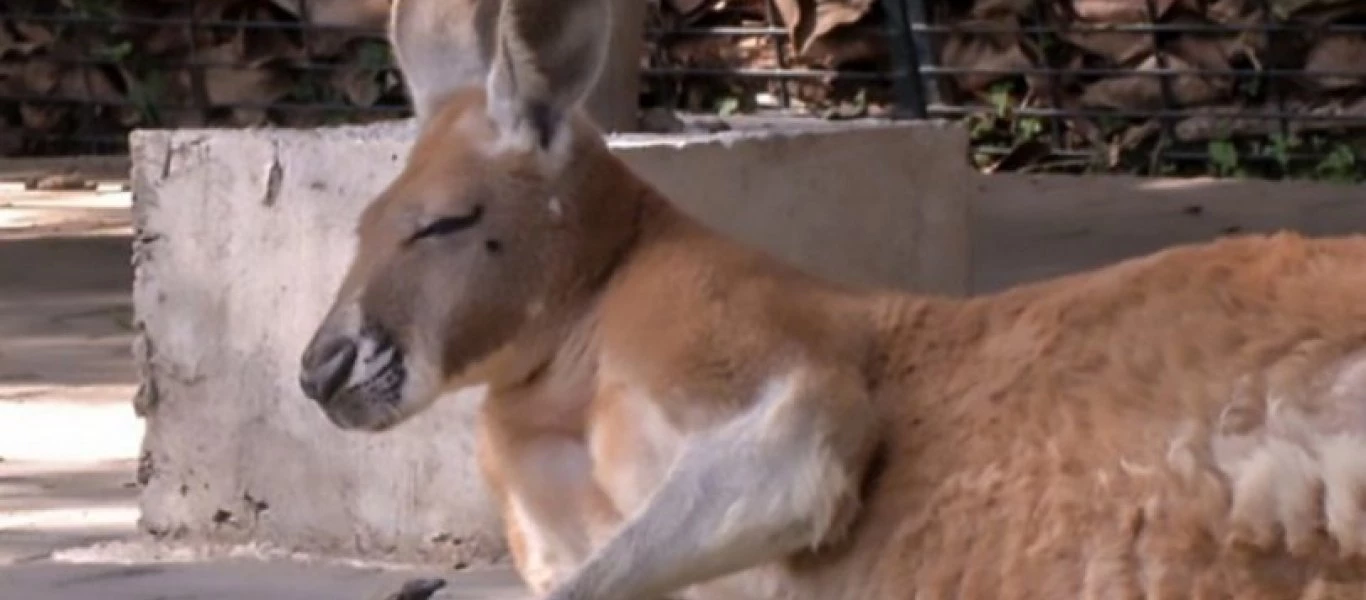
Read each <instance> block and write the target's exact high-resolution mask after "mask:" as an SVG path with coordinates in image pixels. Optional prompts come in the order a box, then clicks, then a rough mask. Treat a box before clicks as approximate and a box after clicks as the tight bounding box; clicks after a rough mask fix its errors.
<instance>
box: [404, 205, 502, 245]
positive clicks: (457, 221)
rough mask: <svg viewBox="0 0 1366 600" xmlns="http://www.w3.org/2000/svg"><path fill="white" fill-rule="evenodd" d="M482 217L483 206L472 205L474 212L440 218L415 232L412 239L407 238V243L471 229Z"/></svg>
mask: <svg viewBox="0 0 1366 600" xmlns="http://www.w3.org/2000/svg"><path fill="white" fill-rule="evenodd" d="M483 217H484V205H482V204H476V205H474V210H473V211H471V212H470V214H468V215H458V216H454V217H441V218H440V219H437V220H435V221H432V222H431V223H428V224H427V225H425V226H424V227H423V228H422V229H419V230H417V233H414V234H413V235H412V237H410V238H408V243H410V244H411V243H413V242H416V241H418V240H420V239H422V238H425V237H431V236H434V235H448V234H452V233H455V232H457V231H461V230H463V229H469V228H470V227H473V226H474V225H475V224H476V223H478V222H479V220H480V219H482V218H483Z"/></svg>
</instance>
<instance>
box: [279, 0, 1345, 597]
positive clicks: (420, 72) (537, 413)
mask: <svg viewBox="0 0 1366 600" xmlns="http://www.w3.org/2000/svg"><path fill="white" fill-rule="evenodd" d="M394 11H395V13H394V19H393V21H392V32H391V35H392V38H393V40H394V44H395V47H396V49H397V50H398V56H399V62H400V66H401V68H402V69H403V71H404V73H405V75H406V76H407V77H408V81H409V86H410V90H411V92H412V96H413V98H414V103H415V108H416V111H417V115H418V119H419V121H420V123H421V130H420V131H421V132H420V135H419V137H418V139H417V141H416V143H415V145H414V147H413V149H412V151H411V153H410V155H409V157H408V159H407V163H406V165H405V167H404V169H403V172H402V173H401V174H400V175H399V176H398V177H397V178H396V179H395V180H394V181H393V182H392V183H391V184H390V185H389V186H388V188H387V189H386V190H385V191H384V192H383V194H381V195H380V196H379V197H378V198H376V199H375V200H374V201H373V202H372V203H371V205H370V206H369V207H367V209H366V210H365V212H364V214H363V215H362V217H361V219H360V220H359V223H358V228H357V234H358V236H359V247H358V250H357V253H356V256H355V258H354V260H353V262H352V264H351V267H350V270H349V271H348V273H347V276H346V278H345V280H344V281H343V282H342V284H341V286H340V287H339V289H338V291H337V295H336V298H335V299H334V301H333V306H332V308H331V310H330V311H329V313H328V315H327V317H326V318H325V319H324V320H323V322H322V323H321V324H320V325H319V327H318V331H317V333H316V334H315V337H314V339H313V340H312V342H311V343H310V344H309V348H308V350H307V351H306V352H305V354H304V356H303V357H302V364H301V367H302V368H301V375H300V380H301V386H302V389H303V391H304V393H305V394H306V395H307V396H309V397H310V398H312V399H313V400H315V401H316V402H318V404H319V406H320V408H321V409H322V413H323V414H324V415H326V417H327V418H328V419H330V420H331V421H332V422H333V423H335V424H336V425H337V426H339V427H344V428H348V429H359V430H369V431H381V430H387V429H390V428H393V427H395V426H397V425H399V424H400V423H402V422H404V421H405V420H406V419H408V418H410V417H411V416H412V415H415V414H417V413H419V412H421V411H423V410H424V409H425V408H427V407H428V406H429V405H430V404H431V403H432V402H433V401H434V400H435V398H437V397H438V396H439V395H441V393H442V392H444V391H446V390H449V389H452V388H458V387H462V386H468V385H487V386H488V390H489V393H488V396H487V398H486V399H485V401H484V404H483V407H482V411H481V414H480V417H479V419H480V421H479V431H480V448H479V461H480V464H481V466H482V469H483V474H484V476H485V478H486V479H487V480H488V482H489V484H490V487H491V489H492V490H493V491H494V495H495V500H496V501H497V503H498V506H499V507H500V509H501V512H502V515H503V517H504V520H505V523H506V526H507V534H508V540H509V542H510V546H511V549H512V552H513V557H514V562H515V564H516V567H517V569H518V571H519V573H520V574H521V576H522V578H523V579H524V581H526V583H527V584H528V586H529V587H530V588H531V590H532V591H534V592H535V593H536V594H537V595H538V596H539V597H544V598H550V599H555V600H590V599H591V600H651V599H660V600H662V599H675V600H682V599H692V600H778V599H782V600H806V599H810V600H841V599H848V600H855V599H858V600H901V599H912V598H914V599H933V598H1004V599H1019V600H1056V599H1059V598H1149V599H1160V598H1198V599H1205V598H1237V599H1250V598H1337V597H1344V598H1345V597H1361V596H1362V595H1366V585H1363V583H1362V581H1363V577H1364V576H1366V571H1363V567H1364V566H1366V560H1364V559H1363V555H1366V238H1361V237H1343V238H1336V239H1320V240H1310V239H1304V238H1302V237H1299V236H1295V235H1290V234H1282V235H1275V236H1243V237H1237V238H1229V239H1224V240H1220V241H1216V242H1210V243H1206V244H1199V245H1190V246H1183V247H1179V248H1173V249H1169V250H1166V251H1162V252H1158V253H1155V254H1152V255H1150V256H1147V257H1143V258H1137V259H1133V260H1129V261H1125V262H1123V263H1120V264H1117V265H1113V266H1110V267H1107V268H1103V269H1098V270H1093V271H1090V272H1087V273H1082V274H1078V275H1074V276H1070V277H1062V278H1057V279H1054V280H1051V281H1047V282H1043V283H1038V284H1034V285H1028V286H1022V287H1019V288H1016V289H1014V290H1010V291H1006V292H1002V293H999V294H995V295H991V296H986V297H981V298H972V299H957V298H942V297H925V296H919V295H913V294H906V293H901V292H895V291H890V290H874V289H855V288H851V287H845V286H838V285H834V284H831V283H827V282H823V281H821V280H819V279H817V278H815V277H812V276H810V275H807V274H804V273H802V272H801V271H799V270H796V269H794V268H791V267H789V266H786V265H784V264H782V263H780V262H779V261H777V260H775V259H773V258H771V257H768V256H766V255H764V254H762V253H760V252H758V251H755V250H752V249H749V248H747V247H745V246H743V245H741V244H738V243H736V242H733V241H730V240H727V239H725V238H723V237H722V236H719V235H717V234H716V233H714V232H713V231H711V230H710V229H708V228H707V227H704V226H702V225H701V224H699V223H697V222H695V221H693V220H692V219H690V218H688V217H686V216H685V215H684V214H683V213H682V212H681V211H679V210H677V209H676V208H674V207H673V206H672V205H671V204H670V202H669V201H668V199H667V198H664V197H663V196H661V195H660V194H659V193H658V192H657V191H656V190H654V189H653V188H651V187H650V186H649V185H648V184H646V183H645V182H644V181H642V180H641V179H640V178H639V177H637V176H635V175H634V174H633V173H632V172H631V171H630V170H629V169H628V168H627V167H626V166H625V165H624V164H623V163H622V162H621V161H620V160H618V159H617V158H616V157H615V156H614V155H613V154H612V153H611V152H610V151H609V150H608V149H607V148H606V146H605V144H604V142H603V141H602V139H601V136H600V135H599V134H598V132H597V130H596V129H595V128H594V127H593V126H592V125H591V124H590V123H588V122H587V120H586V119H585V118H584V117H582V116H581V110H580V108H579V104H580V103H581V101H582V98H583V96H584V95H585V94H586V92H587V89H588V88H589V87H590V84H591V83H592V82H593V81H594V80H595V77H596V73H597V70H598V69H599V68H600V65H601V64H602V62H603V60H604V57H605V51H606V50H605V44H606V41H605V36H603V35H602V34H601V32H602V31H606V30H607V29H606V27H607V22H608V14H607V8H606V4H605V3H603V1H602V0H502V1H501V2H499V1H495V0H444V1H438V0H400V1H399V2H396V3H395V8H394Z"/></svg>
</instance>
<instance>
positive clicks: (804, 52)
mask: <svg viewBox="0 0 1366 600" xmlns="http://www.w3.org/2000/svg"><path fill="white" fill-rule="evenodd" d="M660 2H661V5H660V8H659V12H660V16H659V19H660V20H661V22H662V23H664V24H665V25H674V26H677V25H683V26H716V25H725V26H732V27H735V26H748V27H762V26H763V25H764V24H765V18H766V16H767V15H766V13H765V8H766V2H765V0H660ZM882 4H883V3H882V2H878V1H875V0H774V5H775V6H776V7H777V13H778V16H779V17H780V20H781V22H782V23H783V24H784V25H782V26H783V27H784V28H785V29H786V31H787V32H788V34H789V36H790V40H791V41H790V42H789V43H788V44H785V47H784V48H783V49H784V50H786V51H787V52H788V55H787V56H786V57H784V58H785V59H786V62H787V63H788V64H789V65H791V66H794V67H795V68H802V69H813V70H825V69H845V70H847V69H851V68H852V69H882V70H886V69H888V68H889V66H890V62H891V56H890V53H889V50H890V47H889V45H888V43H887V38H886V37H885V34H883V33H882V32H883V31H884V26H885V21H884V19H885V16H884V15H883V14H882V11H881V8H882ZM1151 4H1152V5H1153V7H1154V9H1155V11H1156V13H1157V14H1156V15H1150V14H1149V13H1148V11H1149V8H1148V7H1149V2H1148V1H1146V0H1062V1H1057V2H1054V1H1042V0H971V1H958V0H925V5H926V8H927V11H928V12H929V14H930V20H931V22H933V23H935V24H936V25H944V26H948V28H949V31H947V32H945V33H942V34H937V35H934V36H932V37H931V44H932V46H933V50H934V54H935V58H936V59H937V62H938V64H939V65H941V66H943V67H948V68H949V69H950V70H951V72H952V74H950V75H944V76H942V77H939V78H938V81H937V82H936V85H935V88H936V89H935V91H936V92H937V93H938V100H939V102H941V103H944V104H948V105H958V106H961V105H968V104H975V105H985V106H995V107H1008V108H1006V109H1005V110H1006V111H1009V110H1010V109H1014V108H1019V107H1027V108H1032V109H1066V110H1080V111H1082V112H1087V113H1091V114H1095V113H1099V112H1106V111H1110V112H1114V113H1124V114H1127V115H1129V116H1130V117H1133V118H1125V119H1098V118H1096V119H1075V120H1069V121H1068V122H1067V123H1066V124H1065V125H1064V126H1063V127H1062V129H1061V130H1060V133H1061V136H1060V137H1063V138H1065V139H1053V140H1051V142H1052V143H1053V144H1055V145H1058V146H1063V147H1070V148H1089V149H1095V148H1097V147H1098V146H1099V147H1104V146H1111V147H1112V148H1110V150H1111V151H1112V152H1113V151H1116V150H1120V149H1123V148H1125V147H1136V146H1139V145H1141V144H1143V143H1145V141H1151V139H1152V138H1153V137H1154V136H1155V135H1156V133H1157V132H1158V131H1159V130H1160V129H1161V127H1159V121H1158V120H1157V119H1155V118H1151V117H1147V118H1145V117H1144V113H1148V114H1151V113H1154V112H1157V111H1171V110H1176V111H1180V112H1181V113H1182V114H1183V118H1180V119H1177V120H1176V121H1175V122H1174V123H1173V124H1172V129H1171V131H1172V134H1173V136H1174V137H1175V138H1176V141H1177V142H1204V141H1208V140H1211V139H1225V138H1231V137H1237V136H1240V135H1254V136H1255V135H1261V136H1266V135H1269V134H1274V133H1277V132H1279V127H1280V123H1279V122H1278V121H1277V120H1275V119H1261V118H1238V119H1235V118H1230V116H1229V113H1234V112H1237V113H1242V114H1244V115H1246V114H1248V113H1253V114H1263V115H1266V114H1273V115H1274V114H1282V113H1291V114H1294V115H1297V116H1301V117H1311V116H1320V117H1322V116H1324V115H1338V116H1354V117H1358V118H1356V119H1355V120H1353V121H1343V120H1335V119H1325V118H1319V119H1313V118H1300V119H1296V120H1295V121H1293V122H1292V123H1291V129H1292V132H1294V133H1300V134H1303V133H1307V132H1312V131H1327V130H1342V129H1344V128H1352V127H1355V128H1358V129H1362V130H1366V33H1362V32H1361V31H1360V30H1358V31H1355V32H1352V33H1332V32H1328V31H1327V30H1325V29H1324V28H1325V27H1327V26H1338V25H1358V26H1360V25H1362V24H1366V2H1361V1H1359V0H1152V2H1151ZM1154 17H1155V18H1154ZM1154 21H1155V22H1157V23H1160V24H1162V27H1165V28H1168V31H1166V32H1164V33H1162V34H1161V35H1160V36H1155V35H1153V34H1152V33H1150V32H1144V31H1139V32H1135V31H1115V30H1114V28H1115V26H1120V27H1121V28H1122V27H1123V26H1130V25H1141V24H1145V23H1152V22H1154ZM1272 22H1277V23H1288V24H1291V25H1294V26H1295V28H1283V29H1282V31H1281V32H1279V33H1275V34H1271V33H1268V32H1267V31H1265V30H1259V29H1258V26H1261V25H1264V24H1267V23H1272ZM1183 26H1185V27H1187V29H1198V31H1176V29H1179V28H1181V27H1183ZM1219 26H1224V27H1229V28H1233V29H1239V28H1241V29H1240V30H1237V31H1232V32H1229V31H1219V30H1218V28H1219ZM1107 27H1108V28H1110V30H1109V31H1098V30H1100V29H1104V28H1107ZM1041 30H1050V31H1041ZM1069 30H1070V31H1069ZM1159 44H1160V45H1159ZM1159 50H1160V51H1159ZM654 52H655V53H656V55H657V56H659V57H662V58H663V60H662V61H659V62H667V63H669V64H671V65H673V66H685V67H693V68H697V67H702V68H718V67H726V66H730V67H741V68H751V69H769V68H775V67H777V66H778V65H779V58H780V57H779V55H778V48H777V46H776V45H775V44H773V43H772V42H771V41H770V40H766V39H764V38H763V37H761V36H749V37H742V38H739V39H736V38H716V37H698V36H689V37H685V36H675V37H669V38H665V39H664V40H662V41H661V42H660V43H659V44H658V45H657V47H656V48H655V49H654ZM1162 67H1165V68H1166V69H1168V70H1171V71H1187V73H1184V74H1179V75H1176V74H1172V75H1170V76H1169V77H1168V78H1167V81H1168V83H1167V90H1166V91H1165V93H1164V90H1163V84H1162V82H1161V79H1160V78H1159V77H1157V76H1155V75H1154V74H1153V73H1152V71H1154V70H1155V69H1159V68H1162ZM1050 68H1051V69H1054V70H1055V71H1054V72H1048V71H1047V69H1050ZM954 69H957V70H958V71H953V70H954ZM966 69H976V70H983V71H990V72H976V73H965V72H963V71H961V70H966ZM1030 70H1032V72H1029V71H1030ZM1041 70H1042V71H1041ZM1234 70H1246V71H1247V72H1249V73H1252V74H1251V75H1248V74H1239V75H1237V76H1234V75H1233V74H1232V72H1233V71H1234ZM1021 71H1025V72H1023V73H1022V72H1021ZM1106 71H1111V72H1106ZM1189 71H1201V73H1194V74H1192V73H1189ZM1206 73H1209V74H1206ZM1273 75H1274V76H1273ZM801 81H802V82H803V83H802V84H801V85H789V86H788V88H787V91H788V93H789V94H791V95H792V96H794V97H795V98H796V101H797V103H798V104H804V105H806V106H808V107H817V108H819V107H824V106H828V105H830V104H832V103H841V102H845V103H847V102H848V99H849V98H850V97H853V96H854V95H855V94H857V98H859V99H860V100H865V101H868V102H869V103H871V104H872V106H870V107H867V108H869V109H871V110H876V109H877V108H878V106H877V104H878V103H881V102H886V101H888V100H889V97H890V94H888V89H887V86H886V85H877V86H874V87H873V89H872V90H871V91H869V90H864V91H862V92H851V90H854V89H855V88H858V89H862V88H863V87H865V86H857V85H856V86H850V85H849V84H841V83H840V82H839V80H838V78H831V77H826V78H824V79H821V78H815V79H812V78H805V79H802V80H801ZM831 81H833V82H834V83H835V85H833V86H831V85H823V84H824V83H828V82H831ZM747 85H748V88H746V87H745V86H744V85H741V84H735V85H732V86H730V87H729V88H728V89H727V90H723V91H721V93H727V92H728V93H745V92H746V91H747V92H750V93H752V92H754V91H759V92H764V93H767V94H768V95H770V96H772V95H773V94H774V92H775V90H777V89H778V88H779V87H780V86H781V85H782V84H780V83H776V82H773V81H767V82H762V83H755V82H754V81H753V80H751V81H750V82H749V83H748V84H747ZM842 85H843V87H841V86H842ZM755 88H758V89H757V90H756V89H755ZM707 91H708V92H710V93H717V92H718V90H716V89H714V88H713V89H708V90H707ZM763 95H764V94H762V93H761V94H759V96H760V97H763ZM1282 103H1283V104H1282ZM678 104H681V105H683V106H685V107H688V108H705V107H706V101H705V99H704V98H699V97H698V94H696V93H693V94H692V95H686V96H684V97H683V98H682V99H681V100H680V101H679V102H678ZM1281 106H1284V107H1285V110H1284V111H1281V110H1280V107H1281ZM1017 112H1018V111H1017ZM1117 124H1118V125H1117ZM1040 129H1042V128H1041V127H1039V126H1037V125H1036V126H1035V127H1034V128H1033V130H1031V131H1032V132H1033V133H1038V131H1039V130H1040ZM1018 133H1019V132H1015V135H1016V136H1017V137H1018ZM1026 133H1029V132H1026ZM1004 141H1006V142H1007V143H1008V142H1009V140H1004ZM1114 147H1118V148H1114Z"/></svg>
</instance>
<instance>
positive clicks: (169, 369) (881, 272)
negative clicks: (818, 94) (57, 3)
mask: <svg viewBox="0 0 1366 600" xmlns="http://www.w3.org/2000/svg"><path fill="white" fill-rule="evenodd" d="M808 123H809V122H808ZM815 125H816V126H814V127H813V126H811V125H808V126H806V127H802V128H799V129H788V130H785V131H783V132H781V133H778V132H774V131H770V130H764V129H762V128H756V129H742V130H739V131H730V132H725V133H720V134H715V135H707V136H688V137H687V138H670V137H659V136H639V135H636V136H624V137H621V138H616V139H614V141H613V145H614V147H615V148H616V149H617V151H618V152H619V153H620V155H621V156H622V157H623V158H624V159H625V160H627V161H628V162H629V163H630V164H631V165H633V166H634V167H635V168H636V169H638V171H639V172H640V173H641V174H642V175H644V176H645V177H646V178H647V179H649V180H652V181H653V182H654V183H656V184H657V185H658V186H659V187H660V188H661V189H663V190H664V191H665V192H666V193H669V194H671V195H672V196H673V197H674V198H675V199H676V200H677V201H678V202H679V203H680V205H681V206H682V208H683V209H684V210H686V211H688V212H691V213H693V214H695V215H698V216H699V217H700V218H701V219H702V220H703V221H706V222H708V223H711V224H712V225H713V226H715V227H718V228H719V229H721V230H723V231H725V232H728V233H730V234H732V235H734V236H736V237H738V238H740V239H743V240H746V241H748V242H750V243H753V244H755V245H758V246H760V247H762V248H766V249H768V250H769V251H771V252H773V253H775V254H777V255H779V256H782V257H785V258H787V259H788V260H790V261H792V262H794V263H796V264H798V265H799V266H803V267H805V268H807V269H808V270H811V271H813V272H816V273H819V274H822V275H825V276H827V277H831V278H833V279H836V280H840V281H846V282H854V283H873V284H880V285H888V286H898V287H902V288H907V289H919V290H925V291H934V292H943V293H964V292H966V291H967V286H968V279H969V273H968V269H969V248H968V245H969V240H968V205H967V202H965V199H966V198H969V197H970V196H969V194H968V193H967V191H965V190H964V189H963V186H965V185H968V184H970V182H971V181H972V179H971V175H972V173H971V172H970V171H969V170H968V167H967V165H966V163H965V161H964V160H963V158H962V157H963V156H964V152H965V150H966V136H965V135H964V133H963V132H962V131H960V130H958V129H954V128H948V127H943V126H939V125H932V124H904V125H895V126H892V125H885V124H862V125H856V126H842V127H831V126H829V125H824V124H815ZM412 133H413V129H412V126H411V123H407V122H396V123H387V124H381V125H375V126H367V127H345V128H335V129H322V130H310V131H297V130H254V131H242V130H200V131H143V132H137V133H135V134H134V135H133V136H132V160H133V190H134V218H135V227H136V243H135V251H134V264H135V268H136V274H137V275H136V283H135V286H134V287H135V290H134V305H135V309H136V316H137V320H138V324H139V327H140V328H141V339H140V343H139V345H138V352H137V355H138V360H139V363H140V368H141V371H142V384H143V388H142V392H141V394H140V396H139V400H138V408H139V410H140V411H141V413H142V414H143V415H145V416H146V418H147V434H146V438H145V442H144V453H143V469H142V471H143V479H144V480H145V484H146V485H145V488H144V490H143V493H142V498H141V509H142V526H143V528H145V529H146V530H148V531H151V532H153V533H156V534H159V535H163V536H172V537H178V538H186V539H194V538H199V539H210V540H215V541H221V542H235V541H249V540H250V541H261V542H266V543H273V544H277V545H280V546H283V547H288V548H291V549H295V550H298V551H305V552H316V553H324V554H336V555H353V556H354V555H359V556H365V557H377V558H388V559H398V560H412V561H422V562H426V561H438V562H440V563H442V564H446V565H450V564H457V563H463V564H477V563H484V562H490V561H498V560H500V559H501V558H503V556H504V550H505V549H504V546H503V543H502V536H501V532H500V530H499V527H498V522H497V518H496V515H495V513H494V511H493V510H492V509H491V507H490V506H489V503H488V502H487V499H486V494H485V490H484V489H483V488H482V486H481V484H480V481H479V478H478V477H477V476H476V469H475V463H474V459H473V443H474V440H473V434H472V431H471V422H472V419H473V410H474V408H475V404H476V402H477V400H478V393H477V392H466V393H462V394H459V395H456V396H453V397H451V398H448V399H444V400H443V401H442V402H439V403H438V406H437V407H435V409H434V410H431V411H429V412H428V413H426V414H424V415H422V416H420V417H418V418H417V419H415V420H414V421H413V422H411V423H409V424H407V425H405V426H403V427H400V428H398V429H397V430H396V431H393V432H390V433H388V434H383V435H369V434H356V433H346V432H342V431H339V430H337V429H336V428H335V427H332V426H331V425H330V424H328V423H327V422H326V421H325V419H324V418H323V416H322V415H321V413H320V412H319V411H318V410H317V409H316V408H314V406H313V405H311V404H310V403H309V402H307V401H306V400H305V399H304V398H303V397H302V395H301V394H300V393H299V392H298V391H297V386H296V383H295V377H296V373H295V368H296V364H297V360H298V355H299V352H300V350H301V348H302V346H303V344H304V343H305V342H306V341H307V339H308V335H309V334H310V333H311V330H312V328H313V327H314V325H315V323H316V321H317V319H318V318H320V317H321V315H322V312H323V311H324V310H325V309H326V305H327V303H328V301H329V299H330V297H331V294H332V292H333V290H334V288H335V286H336V285H337V284H338V282H339V280H340V277H341V275H342V271H343V269H344V268H345V266H346V264H347V263H348V262H349V260H350V257H351V253H352V248H353V244H354V240H353V238H352V233H351V232H352V228H353V226H354V224H355V219H356V217H357V214H358V213H359V211H360V210H361V208H362V207H363V206H364V205H365V204H366V203H368V201H369V200H370V199H371V198H372V197H373V196H374V195H375V194H376V193H377V192H378V191H380V190H381V189H382V188H383V187H384V186H385V185H386V184H387V183H388V182H389V181H390V179H391V178H392V177H393V176H394V175H395V174H396V173H397V171H398V169H399V167H400V162H401V159H402V157H403V155H404V154H405V153H406V151H407V148H408V144H409V142H410V140H411V136H412Z"/></svg>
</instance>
